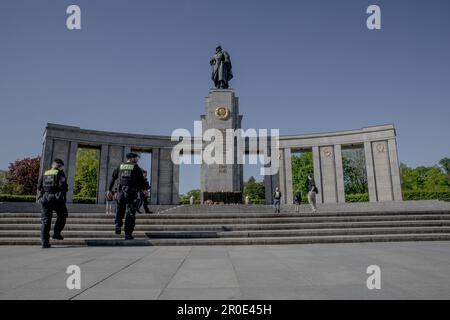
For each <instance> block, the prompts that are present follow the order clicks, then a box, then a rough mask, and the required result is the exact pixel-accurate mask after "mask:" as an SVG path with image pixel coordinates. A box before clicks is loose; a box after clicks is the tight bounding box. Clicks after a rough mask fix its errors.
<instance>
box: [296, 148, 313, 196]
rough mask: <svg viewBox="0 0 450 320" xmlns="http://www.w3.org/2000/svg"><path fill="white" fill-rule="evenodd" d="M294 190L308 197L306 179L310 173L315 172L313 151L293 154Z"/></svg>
mask: <svg viewBox="0 0 450 320" xmlns="http://www.w3.org/2000/svg"><path fill="white" fill-rule="evenodd" d="M291 163H292V190H293V192H294V193H295V192H298V191H299V192H300V193H301V195H302V199H306V198H307V194H308V187H307V186H306V180H307V178H308V175H310V174H311V175H313V174H314V167H313V157H312V152H304V153H301V154H300V155H292V159H291Z"/></svg>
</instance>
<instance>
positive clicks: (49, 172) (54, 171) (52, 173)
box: [44, 169, 59, 176]
mask: <svg viewBox="0 0 450 320" xmlns="http://www.w3.org/2000/svg"><path fill="white" fill-rule="evenodd" d="M58 172H59V170H58V169H50V170H47V171H45V172H44V176H56V175H57V174H58Z"/></svg>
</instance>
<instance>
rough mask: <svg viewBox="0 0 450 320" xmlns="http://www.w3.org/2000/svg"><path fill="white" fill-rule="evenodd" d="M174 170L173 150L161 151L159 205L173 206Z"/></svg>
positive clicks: (165, 149)
mask: <svg viewBox="0 0 450 320" xmlns="http://www.w3.org/2000/svg"><path fill="white" fill-rule="evenodd" d="M173 170H174V166H173V162H172V158H171V149H168V148H161V149H159V170H158V171H159V175H158V176H159V180H158V190H157V192H158V204H172V193H173V173H174V172H173Z"/></svg>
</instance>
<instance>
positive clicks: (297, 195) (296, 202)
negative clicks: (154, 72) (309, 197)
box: [294, 191, 302, 213]
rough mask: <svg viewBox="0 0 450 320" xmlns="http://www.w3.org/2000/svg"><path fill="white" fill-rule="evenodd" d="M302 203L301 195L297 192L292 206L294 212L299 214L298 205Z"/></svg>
mask: <svg viewBox="0 0 450 320" xmlns="http://www.w3.org/2000/svg"><path fill="white" fill-rule="evenodd" d="M301 202H302V194H301V193H300V191H297V192H296V193H295V195H294V205H295V212H296V213H299V212H300V203H301Z"/></svg>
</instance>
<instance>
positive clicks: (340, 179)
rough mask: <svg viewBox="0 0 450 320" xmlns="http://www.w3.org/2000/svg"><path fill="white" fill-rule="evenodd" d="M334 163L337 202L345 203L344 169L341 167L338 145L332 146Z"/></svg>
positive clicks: (339, 146) (340, 149) (340, 152)
mask: <svg viewBox="0 0 450 320" xmlns="http://www.w3.org/2000/svg"><path fill="white" fill-rule="evenodd" d="M334 161H335V168H336V186H337V201H338V202H345V187H344V169H343V166H342V148H341V145H340V144H337V145H335V146H334Z"/></svg>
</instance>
